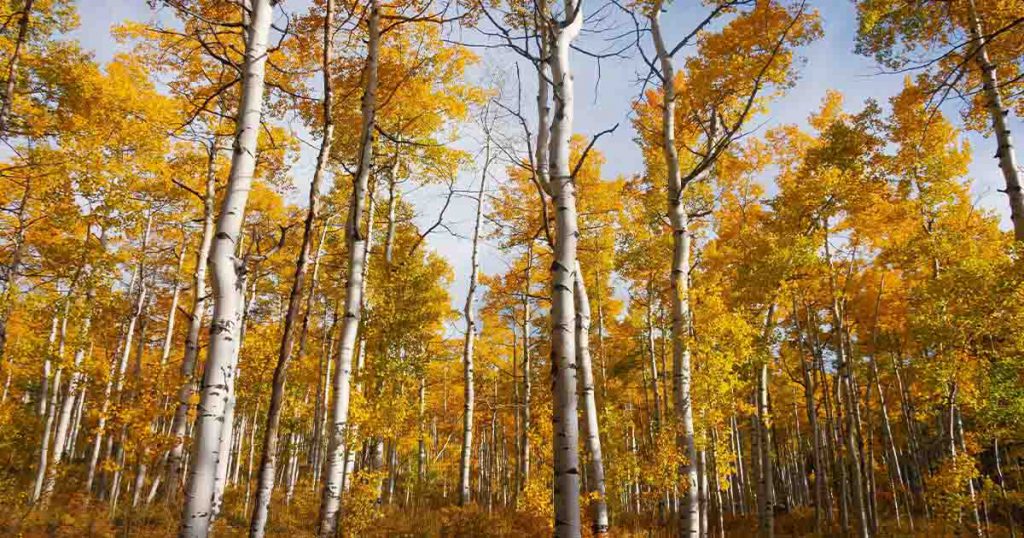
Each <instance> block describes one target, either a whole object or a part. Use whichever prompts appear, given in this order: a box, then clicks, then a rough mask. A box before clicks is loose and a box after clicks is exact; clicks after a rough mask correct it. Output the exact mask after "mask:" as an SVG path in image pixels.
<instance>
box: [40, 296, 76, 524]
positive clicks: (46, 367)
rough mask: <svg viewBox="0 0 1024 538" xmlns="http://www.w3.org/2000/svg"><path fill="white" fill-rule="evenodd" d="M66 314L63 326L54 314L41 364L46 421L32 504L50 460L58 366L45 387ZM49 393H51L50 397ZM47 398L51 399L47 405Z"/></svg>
mask: <svg viewBox="0 0 1024 538" xmlns="http://www.w3.org/2000/svg"><path fill="white" fill-rule="evenodd" d="M69 295H70V294H69ZM69 299H70V298H69ZM67 314H68V312H67V308H66V307H65V309H64V312H63V319H64V323H63V324H61V322H60V320H59V319H58V318H59V317H61V316H59V315H56V314H55V315H54V316H53V327H52V328H51V329H50V338H49V342H48V345H47V349H46V354H47V357H46V359H45V362H44V363H43V390H42V391H41V394H40V398H39V403H40V409H41V410H42V412H43V415H44V416H45V417H46V420H45V421H44V422H43V435H42V436H41V437H40V439H39V468H38V469H36V479H35V486H34V487H33V489H32V504H36V503H37V502H38V501H39V499H40V497H41V496H42V493H43V484H44V483H45V481H46V480H45V479H46V467H47V464H48V463H49V459H50V431H51V430H52V429H53V421H54V416H55V414H56V410H57V409H56V408H57V397H58V395H59V394H60V378H61V370H62V368H61V367H60V366H58V367H57V371H56V372H54V373H53V387H52V390H49V391H47V387H48V384H49V378H50V372H51V369H52V368H51V364H52V363H53V362H54V361H53V360H52V359H56V361H57V362H60V361H61V357H60V356H59V355H58V354H57V349H56V347H57V346H56V343H57V332H58V327H61V326H63V327H67ZM60 338H61V339H62V340H63V338H64V335H63V334H61V336H60ZM49 393H52V397H51V396H50V394H49ZM48 397H50V398H52V401H50V402H49V405H47V398H48ZM56 448H57V447H56V443H55V444H54V447H53V449H54V450H56Z"/></svg>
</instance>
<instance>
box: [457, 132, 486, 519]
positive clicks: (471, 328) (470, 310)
mask: <svg viewBox="0 0 1024 538" xmlns="http://www.w3.org/2000/svg"><path fill="white" fill-rule="evenodd" d="M484 121H485V122H486V121H488V118H487V117H486V113H485V117H484ZM485 136H486V138H485V142H484V166H483V172H482V174H481V178H480V189H479V190H478V191H477V201H476V221H475V223H474V225H473V250H472V255H471V256H470V265H469V290H468V291H467V292H466V304H465V306H464V307H463V309H462V314H463V316H464V317H465V320H466V339H465V341H464V342H465V344H464V346H463V348H462V365H463V374H464V379H463V381H464V383H465V385H464V391H463V396H464V400H463V417H462V454H461V457H460V458H459V505H460V506H466V505H468V504H469V501H470V479H469V475H470V469H471V468H472V466H473V465H472V464H473V462H472V451H473V409H474V407H475V405H474V404H475V403H476V400H475V398H476V396H475V394H476V392H475V386H474V379H473V341H474V339H475V338H476V311H475V310H474V309H475V307H476V286H477V275H478V274H479V271H480V264H479V262H478V261H477V260H478V258H479V256H480V224H481V222H482V220H483V208H484V188H485V186H486V185H487V172H488V170H487V169H488V167H489V166H490V164H491V139H490V132H488V131H487V127H485ZM482 464H483V462H481V465H482Z"/></svg>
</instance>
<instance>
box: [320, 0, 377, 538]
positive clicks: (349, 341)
mask: <svg viewBox="0 0 1024 538" xmlns="http://www.w3.org/2000/svg"><path fill="white" fill-rule="evenodd" d="M368 19H369V20H368V21H367V22H368V30H369V32H368V43H367V56H366V66H365V70H364V75H363V83H364V84H365V86H364V90H363V100H362V107H361V108H362V111H361V112H362V124H361V126H360V138H359V157H358V165H357V168H356V174H355V177H354V181H353V184H352V200H351V202H350V204H349V213H348V221H347V223H346V230H345V234H346V237H345V238H346V243H347V246H348V267H347V271H348V275H347V281H346V283H345V317H344V320H343V321H342V325H341V336H340V338H339V352H338V358H337V366H336V367H335V372H334V394H333V395H332V397H331V400H332V401H331V428H330V438H329V441H328V447H327V469H326V475H325V477H324V486H323V494H322V497H321V500H320V516H319V529H318V532H319V535H320V536H322V537H323V538H330V537H332V536H334V534H335V533H336V531H337V527H338V512H339V510H340V508H341V491H342V488H341V487H342V481H343V480H344V476H345V434H346V433H347V430H348V412H349V398H350V395H351V386H350V385H351V377H352V356H353V355H354V352H355V346H356V336H357V333H358V330H359V320H360V317H361V316H362V295H363V286H362V284H363V276H364V274H363V265H364V263H365V261H366V252H365V251H364V244H365V242H366V236H365V235H364V234H363V232H362V230H360V226H361V224H362V220H363V209H364V206H365V205H366V191H367V184H368V183H369V178H370V165H371V160H372V159H373V132H374V126H375V120H374V118H375V113H376V106H377V62H378V58H379V47H380V4H379V3H378V0H371V5H370V9H369V12H368Z"/></svg>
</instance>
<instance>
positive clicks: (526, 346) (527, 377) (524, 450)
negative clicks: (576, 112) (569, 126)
mask: <svg viewBox="0 0 1024 538" xmlns="http://www.w3.org/2000/svg"><path fill="white" fill-rule="evenodd" d="M542 130H543V129H542ZM532 272H533V241H532V240H531V241H530V242H529V243H527V245H526V272H525V276H524V279H525V285H524V289H523V419H522V420H523V427H522V439H521V440H520V441H519V451H520V452H519V461H520V464H519V465H520V468H521V469H520V470H521V471H522V473H523V475H522V481H521V482H520V485H521V487H522V488H523V489H525V488H526V487H527V486H528V485H529V483H530V424H531V416H530V412H531V410H530V404H531V394H532V393H533V381H532V379H533V375H532V373H531V371H530V369H531V368H532V361H531V360H530V359H531V356H532V353H531V351H530V329H531V328H532V327H531V324H530V318H531V316H532V314H531V312H530V279H531V278H532V276H533V275H532Z"/></svg>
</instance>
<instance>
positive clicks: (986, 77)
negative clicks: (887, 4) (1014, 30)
mask: <svg viewBox="0 0 1024 538" xmlns="http://www.w3.org/2000/svg"><path fill="white" fill-rule="evenodd" d="M967 7H968V13H969V15H970V19H971V20H970V24H971V28H970V32H971V39H973V40H974V41H975V42H976V43H977V45H976V47H977V49H976V51H975V52H974V60H975V61H976V62H977V63H978V68H979V69H980V70H981V87H982V91H983V92H984V93H985V99H986V100H987V101H988V112H989V116H990V117H991V120H992V131H993V132H994V133H995V135H996V159H998V160H999V169H1000V170H1002V171H1003V179H1004V180H1005V182H1006V191H1005V192H1006V196H1007V197H1008V198H1009V199H1010V220H1012V221H1013V236H1014V238H1016V239H1017V241H1024V193H1022V192H1021V185H1020V170H1019V169H1018V168H1017V154H1016V153H1015V152H1014V150H1013V137H1012V136H1011V135H1010V128H1009V127H1008V126H1007V125H1006V116H1007V115H1009V113H1010V111H1009V110H1007V108H1006V107H1005V106H1004V105H1003V98H1002V96H1001V95H1000V94H999V80H998V75H997V74H996V66H995V65H993V64H992V61H991V60H989V56H988V47H987V46H986V44H987V41H986V39H985V37H984V36H985V33H984V31H982V27H981V20H980V19H979V18H978V10H977V7H976V6H975V0H968V2H967ZM972 48H973V47H972Z"/></svg>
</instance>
